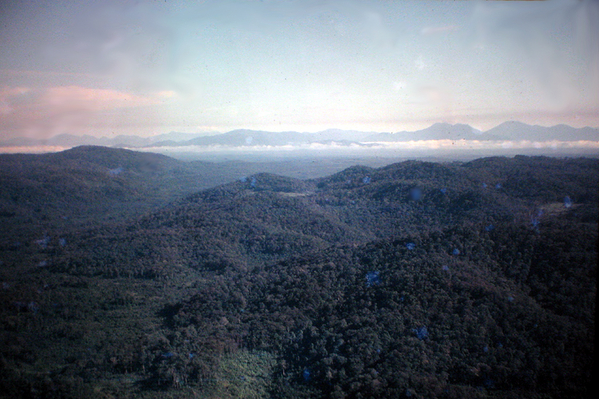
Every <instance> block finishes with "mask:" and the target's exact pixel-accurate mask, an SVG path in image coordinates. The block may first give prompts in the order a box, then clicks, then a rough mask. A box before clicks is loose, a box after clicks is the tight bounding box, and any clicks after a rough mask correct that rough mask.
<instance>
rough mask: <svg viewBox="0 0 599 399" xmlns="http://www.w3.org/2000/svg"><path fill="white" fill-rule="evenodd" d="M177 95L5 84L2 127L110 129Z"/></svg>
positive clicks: (19, 131) (12, 131)
mask: <svg viewBox="0 0 599 399" xmlns="http://www.w3.org/2000/svg"><path fill="white" fill-rule="evenodd" d="M174 96H175V93H174V92H171V91H162V92H155V93H152V94H150V95H137V94H133V93H128V92H124V91H118V90H112V89H95V88H88V87H81V86H59V87H50V88H45V89H29V88H20V87H16V88H3V89H0V115H2V118H1V119H0V131H1V132H2V133H3V136H7V137H10V136H29V137H50V136H52V135H56V134H61V133H88V132H90V130H89V129H90V128H92V127H93V128H94V129H96V130H97V129H98V128H105V129H110V128H111V127H114V126H115V125H116V126H118V125H123V124H125V123H126V120H127V119H131V118H130V117H131V116H132V115H133V113H134V111H135V110H136V109H139V110H143V109H144V108H145V107H149V106H154V105H158V104H163V103H164V102H165V101H167V100H169V99H170V98H172V97H174ZM148 119H152V118H151V117H148ZM111 125H112V126H111Z"/></svg>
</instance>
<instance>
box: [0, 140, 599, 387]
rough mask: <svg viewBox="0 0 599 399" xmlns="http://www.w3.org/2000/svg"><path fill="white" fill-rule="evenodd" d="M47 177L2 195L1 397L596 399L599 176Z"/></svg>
mask: <svg viewBox="0 0 599 399" xmlns="http://www.w3.org/2000/svg"><path fill="white" fill-rule="evenodd" d="M43 157H44V156H31V157H29V158H27V159H25V158H23V159H20V160H19V162H20V164H21V165H29V166H22V168H23V169H22V170H23V171H24V172H22V174H21V175H18V176H20V177H19V178H18V179H16V180H14V181H13V180H11V182H12V183H11V184H12V185H11V186H10V187H11V188H10V190H8V191H6V192H3V194H2V201H3V202H2V204H3V206H4V208H3V209H5V211H4V213H3V214H2V215H1V217H2V218H3V223H4V226H5V227H6V229H4V231H3V233H2V246H1V247H0V261H1V262H2V263H1V264H0V306H1V307H0V323H1V324H0V342H1V343H0V397H7V398H9V397H10V398H15V397H23V398H26V397H43V398H69V397H70V398H79V397H98V398H110V397H119V398H122V397H125V398H126V397H141V398H159V397H160V398H162V397H167V398H168V397H171V398H175V397H200V398H202V397H203V398H236V397H243V398H251V397H256V398H257V397H272V398H282V397H293V398H296V397H297V398H301V397H305V398H312V397H323V398H325V397H335V398H343V397H347V398H360V397H393V398H397V397H412V398H580V397H589V396H590V391H589V386H590V382H591V379H592V371H593V367H594V364H593V354H594V336H595V300H596V281H597V275H596V272H597V247H596V245H597V223H598V213H599V212H598V205H597V204H598V202H599V201H598V199H599V198H598V196H599V193H598V188H599V162H597V160H590V159H552V158H544V157H536V158H530V157H515V158H513V159H509V158H485V159H479V160H475V161H472V162H467V163H446V164H440V163H427V162H416V161H409V162H402V163H397V164H392V165H388V166H385V167H382V168H377V169H375V168H368V167H352V168H349V169H346V170H344V171H342V172H339V173H336V174H334V175H331V176H329V177H324V178H318V179H312V180H297V179H293V178H289V177H282V176H277V175H273V174H268V173H261V174H256V175H250V176H247V178H245V179H243V180H237V181H234V182H232V183H228V184H226V185H221V186H218V187H215V188H211V189H207V190H204V191H197V190H195V191H194V190H193V188H192V185H191V183H189V184H188V183H185V184H184V183H182V181H183V180H176V178H175V177H173V176H175V175H177V174H180V175H184V176H187V177H185V179H188V182H189V181H192V180H193V179H192V176H193V173H196V172H192V171H191V169H186V168H191V166H185V164H184V163H180V162H177V161H173V160H170V159H169V158H166V157H158V158H154V157H155V155H154V154H142V155H140V154H138V153H134V152H127V151H122V150H109V149H98V148H85V149H81V150H79V152H77V151H75V152H66V154H65V153H62V154H53V157H54V158H53V157H50V159H51V160H52V161H51V162H52V163H51V164H53V163H54V162H59V161H57V160H56V159H61V157H62V159H71V160H72V162H74V163H77V164H78V165H82V164H86V162H87V163H88V164H89V165H94V166H89V170H90V172H89V173H88V174H87V175H84V176H81V167H76V168H75V167H73V169H72V171H71V172H67V171H65V169H64V168H62V169H61V172H60V173H62V174H65V176H66V177H64V178H60V179H57V178H53V177H52V176H55V174H57V173H58V172H57V169H53V168H52V167H50V166H47V167H44V168H41V167H40V166H39V165H42V164H43V165H45V164H44V162H45V161H44V159H43ZM113 157H117V158H118V159H117V161H118V162H117V163H118V164H119V165H124V166H123V169H124V170H125V169H126V170H128V171H129V172H122V173H121V174H123V175H124V176H121V175H119V177H116V179H121V180H115V177H114V176H108V177H107V176H106V175H107V173H106V171H107V170H112V169H109V168H113V166H112V165H114V164H115V162H116V161H115V160H114V159H113ZM147 159H150V160H151V162H150V161H148V162H149V164H150V165H154V166H152V167H150V166H147V165H148V163H147V162H146V161H143V162H142V161H141V160H147ZM10 162H13V163H12V165H14V162H16V161H15V160H14V159H8V160H7V159H2V162H1V163H2V164H3V165H4V164H7V163H10ZM69 162H70V161H69ZM144 162H146V163H145V164H144ZM31 165H38V169H36V170H37V172H36V173H37V175H35V174H33V172H31V171H32V170H33V169H32V168H33V167H32V166H31ZM98 165H104V166H102V167H103V168H104V169H101V166H98ZM136 165H137V166H136ZM143 165H146V166H143ZM156 165H158V166H156ZM165 165H170V166H165ZM27 168H29V169H27ZM169 168H170V169H169ZM94 170H95V171H96V172H93V171H94ZM176 170H178V171H179V172H175V171H176ZM25 171H27V172H25ZM14 173H17V172H14ZM19 173H20V172H19ZM127 173H130V174H134V173H135V178H130V177H128V176H127ZM207 173H208V172H207ZM76 175H78V176H79V177H78V178H77V179H78V180H73V179H75V177H74V176H76ZM12 176H13V177H14V176H17V175H16V174H13V175H12ZM3 179H4V181H8V180H9V179H8V177H6V176H5V177H3ZM52 179H55V180H52ZM173 179H175V180H176V181H178V182H179V183H177V184H179V186H178V187H180V189H179V190H169V189H168V188H169V187H171V188H172V187H175V186H177V185H176V184H174V183H173V182H174V181H175V180H173ZM43 182H47V184H45V185H43V184H42V183H43ZM115 182H117V183H118V184H117V183H115ZM61 184H63V186H61ZM114 184H117V185H121V187H122V188H123V190H124V191H123V192H121V193H120V194H118V195H116V194H115V195H113V191H111V190H112V188H111V187H113V185H114ZM40 185H41V186H40ZM40 187H42V188H40ZM61 187H62V188H61ZM85 187H88V188H89V190H88V191H86V190H85V189H84V188H85ZM90 187H91V188H90ZM34 189H35V190H40V191H35V190H34ZM31 190H33V191H31ZM61 190H62V191H61ZM29 191H31V192H30V194H25V193H26V192H29ZM61 192H64V193H65V194H64V196H63V195H62V194H61ZM42 194H43V195H46V196H47V197H46V198H47V199H46V200H45V199H44V198H43V197H39V195H42ZM25 195H28V196H29V197H28V198H30V200H28V201H24V200H22V199H15V198H17V197H18V198H24V197H23V196H25ZM566 197H567V198H566ZM46 201H47V202H46ZM61 201H62V202H61ZM42 203H44V204H45V205H44V211H43V212H44V213H45V214H46V217H38V214H36V210H35V209H36V207H39V206H41V204H42ZM135 204H142V205H140V206H139V207H137V206H136V205H135ZM11 206H12V207H13V208H10V207H11ZM63 207H67V208H68V209H75V210H77V212H79V213H77V217H73V218H71V219H66V220H65V219H63V218H62V217H61V216H60V215H61V214H60V213H59V212H58V209H63ZM107 207H118V208H119V209H118V210H114V211H111V212H113V213H111V214H112V215H117V214H118V215H119V216H118V217H117V216H115V217H114V218H112V219H108V218H104V217H103V212H105V211H106V209H107ZM11 209H12V210H11ZM11 212H13V213H14V214H12V213H11ZM38 213H39V212H38ZM2 395H3V396H2Z"/></svg>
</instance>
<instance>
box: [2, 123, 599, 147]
mask: <svg viewBox="0 0 599 399" xmlns="http://www.w3.org/2000/svg"><path fill="white" fill-rule="evenodd" d="M207 134H210V135H207ZM422 140H484V141H503V140H505V141H521V140H527V141H541V142H542V141H552V140H559V141H579V140H589V141H599V129H597V128H591V127H584V128H574V127H571V126H568V125H563V124H561V125H556V126H552V127H544V126H538V125H527V124H525V123H521V122H515V121H511V122H505V123H502V124H501V125H499V126H496V127H494V128H492V129H490V130H487V131H486V132H482V131H480V130H477V129H475V128H473V127H472V126H469V125H465V124H455V125H452V124H449V123H435V124H434V125H432V126H430V127H428V128H426V129H422V130H417V131H413V132H408V131H401V132H396V133H377V132H361V131H355V130H339V129H328V130H324V131H321V132H317V133H305V132H294V131H286V132H267V131H261V130H247V129H239V130H233V131H230V132H227V133H221V134H214V132H209V133H206V132H203V133H180V132H170V133H167V134H160V135H156V136H152V137H139V136H131V135H129V136H123V135H121V136H116V137H114V138H108V137H94V136H89V135H83V136H77V135H72V134H61V135H57V136H54V137H52V138H49V139H32V138H13V139H8V140H4V141H0V147H14V146H23V147H29V146H40V145H48V146H59V147H76V146H80V145H101V146H107V147H119V148H144V147H146V148H147V147H185V146H213V145H220V146H230V147H245V146H275V147H279V146H287V145H291V146H297V145H306V144H313V143H322V144H330V143H332V142H335V143H337V144H339V145H368V143H373V142H406V141H422Z"/></svg>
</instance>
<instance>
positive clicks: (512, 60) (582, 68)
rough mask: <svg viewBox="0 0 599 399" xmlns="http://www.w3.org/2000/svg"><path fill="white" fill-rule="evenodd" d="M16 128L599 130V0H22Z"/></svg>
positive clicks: (9, 102) (8, 53)
mask: <svg viewBox="0 0 599 399" xmlns="http://www.w3.org/2000/svg"><path fill="white" fill-rule="evenodd" d="M4 3H8V2H3V5H0V138H9V137H50V136H53V135H56V134H61V133H71V134H91V135H97V136H108V137H110V136H115V135H118V134H137V135H141V136H150V135H154V134H161V133H165V132H168V131H172V130H176V131H184V132H199V131H220V132H225V131H229V130H232V129H236V128H248V129H263V130H271V131H282V130H297V131H319V130H323V129H327V128H342V129H355V130H364V131H388V132H396V131H401V130H416V129H421V128H424V127H427V126H429V125H431V124H432V123H435V122H449V123H467V124H470V125H472V126H474V127H475V128H478V129H481V130H487V129H489V128H491V127H494V126H496V125H498V124H500V123H502V122H504V121H508V120H519V121H522V122H525V123H530V124H539V125H544V126H552V125H555V124H559V123H566V124H570V125H572V126H576V127H582V126H593V127H597V126H599V41H597V37H599V26H598V25H599V4H598V3H597V2H593V1H585V0H582V1H578V0H576V1H575V0H562V1H546V2H536V1H535V2H511V1H509V2H474V1H472V2H469V1H463V2H453V1H452V2H444V1H436V2H428V1H411V2H409V1H405V2H404V1H368V2H365V1H309V0H308V1H220V2H214V1H204V2H197V1H193V2H184V1H170V0H169V1H118V2H110V1H95V2H86V1H49V2H44V1H15V2H12V3H11V4H4Z"/></svg>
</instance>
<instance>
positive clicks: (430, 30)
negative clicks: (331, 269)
mask: <svg viewBox="0 0 599 399" xmlns="http://www.w3.org/2000/svg"><path fill="white" fill-rule="evenodd" d="M458 29H460V27H459V26H457V25H446V26H426V27H424V28H423V29H422V30H421V31H420V33H421V34H423V35H434V34H436V33H449V32H453V31H456V30H458Z"/></svg>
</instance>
